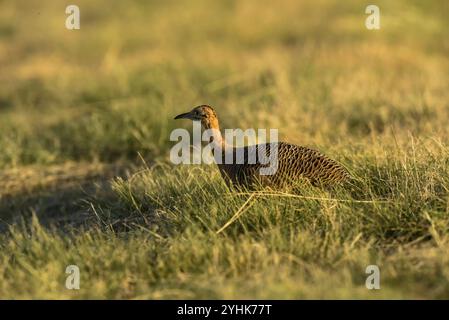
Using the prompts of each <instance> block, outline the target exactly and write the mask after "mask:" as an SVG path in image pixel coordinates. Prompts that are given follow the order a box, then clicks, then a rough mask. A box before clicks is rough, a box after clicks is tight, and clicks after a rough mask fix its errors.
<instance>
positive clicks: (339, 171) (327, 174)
mask: <svg viewBox="0 0 449 320" xmlns="http://www.w3.org/2000/svg"><path fill="white" fill-rule="evenodd" d="M174 119H189V120H192V121H200V122H201V126H202V128H203V129H205V130H207V129H211V131H212V132H213V134H212V135H211V137H210V143H212V144H213V145H214V146H215V147H217V148H218V150H224V153H231V154H232V155H233V159H236V154H238V152H241V153H240V154H243V161H241V162H236V161H234V162H235V163H223V162H225V161H222V162H221V163H217V166H218V169H219V171H220V173H221V176H222V177H223V179H224V180H225V182H226V184H227V185H228V186H231V185H233V186H235V187H237V188H241V187H244V188H247V189H250V190H251V189H256V188H259V187H262V188H263V187H267V188H270V189H273V190H285V189H288V188H291V187H294V186H295V185H296V184H297V183H298V181H301V180H303V179H304V178H305V179H306V180H308V181H309V182H310V183H311V184H312V185H313V186H314V187H322V188H324V189H329V188H333V187H335V186H337V185H342V184H344V183H345V182H347V181H349V180H350V179H351V176H350V174H349V172H348V170H347V169H346V168H345V167H344V166H343V165H341V164H340V163H338V162H337V161H335V160H332V159H330V158H329V157H327V156H325V155H324V154H322V153H321V152H319V151H317V150H314V149H311V148H308V147H305V146H298V145H295V144H291V143H287V142H274V143H271V142H269V143H263V144H256V145H250V146H244V147H234V146H232V145H229V144H227V143H226V141H225V139H223V137H222V134H221V132H220V126H219V121H218V117H217V113H216V112H215V110H214V108H213V107H211V106H209V105H206V104H203V105H200V106H197V107H195V108H193V109H192V110H191V111H189V112H186V113H182V114H179V115H177V116H176V117H175V118H174ZM273 148H277V158H278V159H277V161H278V164H277V170H275V171H274V173H272V174H264V175H263V174H261V171H260V169H261V168H263V167H266V166H267V164H266V162H265V163H261V158H260V157H258V156H257V155H258V152H259V150H263V151H262V152H264V153H262V155H265V156H269V155H270V154H272V151H273V150H274V149H273ZM213 150H214V149H213ZM254 154H256V157H255V158H256V161H255V162H254V161H252V162H250V161H249V159H250V158H251V156H254ZM253 159H254V158H253Z"/></svg>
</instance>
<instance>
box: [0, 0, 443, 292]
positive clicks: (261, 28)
mask: <svg viewBox="0 0 449 320" xmlns="http://www.w3.org/2000/svg"><path fill="white" fill-rule="evenodd" d="M69 4H73V3H69V2H55V1H40V2H29V1H22V0H17V1H6V0H3V1H1V0H0V70H1V72H0V150H1V152H0V168H1V171H0V179H1V180H2V184H3V190H2V191H1V193H0V201H1V203H0V218H1V219H2V224H3V225H4V228H3V229H5V230H6V228H7V227H8V226H10V225H13V230H12V231H11V232H9V233H5V234H4V235H3V236H2V240H1V242H0V243H1V244H0V246H1V248H2V253H1V254H0V257H1V258H0V260H1V261H2V263H1V267H0V270H1V274H2V275H3V276H2V277H3V279H2V281H0V283H1V284H0V297H5V298H23V297H40V298H42V297H44V298H45V297H51V298H61V297H73V298H77V297H84V298H86V297H87V298H89V297H96V298H123V297H126V298H135V297H143V298H164V297H169V298H170V297H178V298H179V297H181V298H182V297H184V298H192V297H193V298H195V297H200V298H205V297H215V298H223V297H224V298H242V297H245V298H266V297H268V298H311V297H312V298H313V297H315V298H316V297H319V298H328V297H337V298H338V297H341V298H351V297H376V298H379V297H381V298H391V297H395V298H398V297H399V298H400V297H414V298H416V297H418V298H423V297H439V298H441V297H445V298H447V297H449V282H448V275H449V268H448V267H449V266H448V261H449V254H448V252H447V250H446V249H445V248H446V247H447V241H448V230H447V225H448V223H449V218H448V216H447V215H448V213H449V211H448V210H449V209H448V208H449V204H448V181H449V176H448V164H449V156H448V144H447V141H448V137H449V135H448V133H449V129H448V125H447V123H448V119H449V111H448V110H449V90H448V84H449V60H448V58H447V57H448V56H449V38H448V37H447V32H448V30H449V20H448V17H449V8H448V6H449V5H448V3H447V1H444V0H432V1H426V2H423V1H418V0H409V1H405V0H404V1H376V3H375V4H376V5H378V6H379V7H380V10H381V29H380V30H376V31H370V30H367V29H366V28H365V25H364V22H365V19H366V17H367V15H366V14H365V13H364V11H365V7H366V6H367V5H368V4H371V3H364V2H361V1H345V2H341V1H333V0H328V1H321V0H316V1H294V0H283V1H277V2H276V3H274V2H272V1H265V0H262V1H254V0H248V1H213V2H211V1H203V0H191V1H158V0H153V1H138V0H135V1H127V2H124V1H102V0H96V1H82V0H80V1H77V2H76V4H77V5H78V6H79V7H80V10H81V29H80V30H73V31H70V30H67V29H66V28H65V19H66V14H65V8H66V6H67V5H69ZM202 103H207V104H211V105H213V106H216V109H217V112H218V115H219V116H220V120H221V123H222V127H223V128H278V129H279V133H280V138H281V139H283V140H287V141H290V142H293V143H298V144H302V145H308V146H312V147H314V148H318V149H320V150H322V151H324V152H326V153H327V154H329V155H331V156H333V157H334V158H336V159H338V160H340V161H342V162H343V163H344V164H345V165H347V166H348V167H349V168H350V169H351V170H352V171H353V173H354V174H355V175H356V176H357V177H359V178H362V179H363V180H364V181H365V184H364V185H363V186H361V187H360V188H361V189H360V191H361V192H363V194H366V195H367V197H368V198H369V197H371V198H372V199H378V198H383V199H385V198H387V199H389V200H391V201H392V202H391V203H389V204H386V205H379V204H377V205H368V206H359V205H357V204H355V203H351V204H350V205H342V204H338V203H336V204H335V203H334V204H333V205H329V204H328V203H327V202H325V201H324V202H321V201H316V202H313V201H300V200H289V201H283V200H282V199H271V200H270V199H265V200H263V201H267V203H265V205H266V206H265V207H264V208H265V209H264V208H262V207H258V206H255V207H253V208H252V209H251V210H250V212H249V213H248V215H249V217H248V218H247V220H242V222H239V223H237V224H236V225H235V226H233V227H230V232H229V234H226V235H221V236H216V235H215V234H214V233H213V232H212V231H213V230H216V229H218V228H219V227H220V226H221V225H222V224H223V223H224V222H225V221H226V220H227V219H228V218H230V217H231V216H232V214H233V213H234V212H235V211H236V210H237V209H238V207H239V205H240V204H241V203H240V202H239V201H240V199H239V198H237V199H236V200H233V201H234V202H231V204H229V202H228V200H227V199H228V198H226V197H224V198H223V194H226V193H227V191H226V190H225V189H220V188H223V186H222V184H221V182H220V180H219V179H218V178H217V177H216V176H215V175H214V171H213V170H212V169H211V168H201V169H199V171H195V170H196V169H193V168H186V169H183V170H185V171H182V170H181V171H180V170H175V168H172V167H169V168H170V169H169V170H165V171H162V173H160V172H157V173H155V172H153V171H152V169H151V170H150V169H146V166H143V168H142V162H141V157H142V158H144V159H145V161H146V163H147V165H148V166H149V167H151V166H152V165H153V164H154V163H157V162H162V163H164V162H167V160H168V156H169V149H170V147H171V146H172V143H171V142H170V141H169V139H168V137H169V133H170V131H171V130H172V129H174V128H176V127H177V126H179V125H183V126H185V127H186V128H188V127H189V124H188V123H179V122H175V121H173V120H172V119H173V116H174V115H176V114H178V113H180V112H185V111H187V110H189V109H190V108H191V107H193V106H195V105H198V104H202ZM139 154H140V155H141V156H139ZM139 170H143V173H142V174H139V175H137V176H134V175H132V173H134V172H137V171H139ZM201 170H203V171H201ZM208 170H212V171H208ZM194 173H197V175H195V176H194V177H196V178H195V179H199V182H198V181H197V182H195V181H191V182H190V184H188V185H189V186H191V188H188V189H186V182H185V179H184V178H185V177H186V176H189V177H191V176H192V175H193V174H194ZM203 175H207V176H211V177H213V178H212V180H211V181H212V182H210V181H209V182H208V181H204V182H201V181H202V180H201V176H203ZM116 176H120V177H121V178H119V179H114V180H111V179H113V178H114V177H116ZM155 179H156V182H157V183H156V182H154V180H155ZM179 190H183V192H181V193H180V191H179ZM310 192H312V193H313V192H314V191H310ZM315 192H316V191H315ZM207 194H209V196H207ZM156 195H158V196H161V197H162V198H161V199H159V198H157V197H156ZM211 195H214V197H212V196H211ZM341 196H342V197H344V196H345V197H348V196H349V195H347V194H342V195H341ZM155 197H156V198H155ZM371 198H370V199H371ZM155 199H156V200H155ZM181 200H182V201H181ZM177 201H181V202H180V203H178V202H177ZM295 201H296V202H295ZM241 202H242V201H241ZM180 208H182V209H180ZM267 208H268V209H267ZM251 212H252V214H251ZM31 214H33V215H34V216H35V217H36V219H39V220H40V221H41V222H37V221H35V220H34V222H32V223H31V222H25V225H23V226H22V227H17V225H18V224H20V220H21V219H22V218H24V217H25V218H26V219H27V218H28V217H29V216H30V215H31ZM266 216H267V217H270V216H273V217H272V219H271V220H269V221H268V222H267V221H265V222H264V221H263V219H265V218H263V217H266ZM86 217H87V218H86ZM85 219H87V220H89V223H87V224H86V223H85ZM204 219H205V220H204ZM261 219H262V221H261ZM266 219H269V218H266ZM91 220H93V222H92V221H91ZM128 220H130V221H131V222H129V221H128ZM80 221H81V222H80ZM205 221H206V222H207V223H206V222H205ZM286 221H287V222H288V223H287V222H286ZM30 223H31V224H30ZM41 223H43V224H44V225H45V227H44V226H42V225H41ZM286 223H287V225H288V226H286ZM55 224H57V225H58V227H57V228H55V229H52V228H51V227H50V228H48V226H51V225H55ZM61 225H62V227H63V229H64V230H66V229H67V228H68V227H71V226H75V228H74V230H72V231H71V232H69V233H66V232H64V233H62V234H61V231H60V229H59V228H60V227H61ZM177 225H181V226H184V227H185V226H189V227H187V228H176V226H177ZM204 225H206V226H207V228H205V227H204ZM119 226H120V227H119ZM347 226H350V230H348V227H347ZM154 228H156V229H154ZM233 228H234V229H233ZM145 230H146V231H145ZM161 230H162V231H161ZM72 233H73V234H72ZM29 234H31V235H32V236H31V237H28V236H26V235H29ZM99 251H100V252H103V254H104V255H102V254H99V255H98V254H97V253H98V252H99ZM10 257H14V258H13V259H10ZM70 261H72V262H73V263H75V262H76V263H78V264H83V266H84V270H85V272H86V273H87V274H88V275H84V276H83V277H87V278H83V279H85V281H84V282H83V284H82V289H81V290H80V291H79V292H69V291H68V290H66V289H65V288H64V287H63V284H64V281H65V280H64V277H65V275H64V270H65V266H66V265H67V264H69V262H70ZM373 261H376V262H377V263H379V264H381V270H383V271H382V272H385V279H386V280H385V281H386V283H387V284H383V289H381V290H380V291H378V292H373V291H368V290H366V288H365V287H364V276H365V275H364V268H365V267H366V265H367V264H369V263H372V262H373ZM86 273H85V274H86ZM330 274H331V275H332V276H330ZM382 274H384V273H382ZM55 275H56V276H57V278H55ZM87 279H88V280H87Z"/></svg>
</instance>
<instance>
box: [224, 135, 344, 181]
mask: <svg viewBox="0 0 449 320" xmlns="http://www.w3.org/2000/svg"><path fill="white" fill-rule="evenodd" d="M272 148H277V155H276V153H275V152H274V151H275V150H274V149H272ZM227 152H229V151H227ZM231 152H232V153H233V156H234V162H233V163H232V164H221V165H219V168H220V172H221V173H222V175H223V177H224V178H225V180H227V181H228V182H232V183H233V184H235V185H238V186H246V187H249V188H251V187H253V186H255V185H262V186H269V187H273V188H276V189H279V188H285V187H288V186H292V185H294V184H295V183H297V181H298V180H299V179H301V178H306V179H308V180H309V181H310V182H311V183H312V185H314V186H333V185H337V184H341V183H342V182H344V181H346V180H348V179H349V178H350V175H349V173H348V171H347V170H346V169H345V168H344V167H343V166H342V165H340V164H339V163H338V162H336V161H334V160H332V159H330V158H328V157H327V156H325V155H323V154H322V153H320V152H319V151H317V150H313V149H310V148H307V147H303V146H297V145H294V144H289V143H285V142H278V143H264V144H258V145H253V146H246V147H242V148H232V150H231ZM273 152H274V153H273ZM270 156H273V157H276V156H277V168H276V167H275V170H274V171H273V172H271V173H272V174H269V175H262V174H261V171H260V170H261V169H263V168H267V167H268V166H269V165H270V164H271V165H272V163H271V162H270V163H267V161H268V162H269V161H273V160H276V158H270Z"/></svg>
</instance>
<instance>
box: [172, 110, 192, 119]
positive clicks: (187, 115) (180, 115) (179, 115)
mask: <svg viewBox="0 0 449 320" xmlns="http://www.w3.org/2000/svg"><path fill="white" fill-rule="evenodd" d="M177 119H191V118H190V112H186V113H181V114H178V115H177V116H176V117H175V120H177Z"/></svg>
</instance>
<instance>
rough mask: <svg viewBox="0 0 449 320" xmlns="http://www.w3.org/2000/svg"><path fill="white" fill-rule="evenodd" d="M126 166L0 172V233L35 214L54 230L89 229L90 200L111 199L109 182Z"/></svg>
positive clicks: (86, 165)
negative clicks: (0, 185) (94, 198)
mask: <svg viewBox="0 0 449 320" xmlns="http://www.w3.org/2000/svg"><path fill="white" fill-rule="evenodd" d="M130 167H132V165H130V164H127V165H125V164H121V163H117V164H99V163H93V164H91V163H68V164H63V165H55V166H51V167H45V168H43V167H37V166H33V167H27V168H18V169H13V170H4V171H3V172H0V180H1V181H2V184H3V188H2V190H1V191H0V232H5V231H7V230H8V227H9V226H10V225H12V224H16V223H19V222H20V221H22V220H28V219H30V217H31V216H32V215H33V214H35V215H36V217H37V218H38V219H39V221H40V223H41V224H42V225H43V226H45V227H50V226H53V227H56V228H57V229H58V230H62V231H64V230H68V229H80V228H85V227H89V225H91V224H92V223H94V222H95V217H94V216H93V215H92V212H91V211H90V210H89V204H88V199H89V198H91V197H96V198H101V199H105V200H106V199H108V198H110V197H112V196H113V195H112V190H111V184H110V180H111V179H113V178H115V177H117V176H126V175H127V174H128V170H129V169H130Z"/></svg>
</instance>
